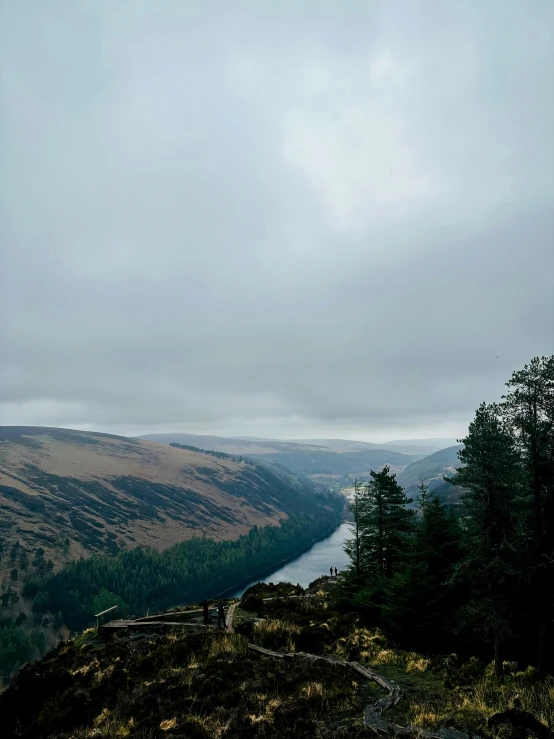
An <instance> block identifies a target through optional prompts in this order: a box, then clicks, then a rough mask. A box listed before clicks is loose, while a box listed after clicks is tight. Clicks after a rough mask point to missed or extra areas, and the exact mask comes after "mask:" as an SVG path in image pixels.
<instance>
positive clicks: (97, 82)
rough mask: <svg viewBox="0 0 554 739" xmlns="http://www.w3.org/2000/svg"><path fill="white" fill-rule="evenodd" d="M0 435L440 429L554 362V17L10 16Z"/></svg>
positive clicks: (11, 3) (295, 8) (479, 13)
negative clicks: (511, 381)
mask: <svg viewBox="0 0 554 739" xmlns="http://www.w3.org/2000/svg"><path fill="white" fill-rule="evenodd" d="M0 8H1V10H0V13H1V15H0V75H1V77H0V79H1V83H0V84H1V97H0V105H1V115H0V245H1V250H2V251H1V257H0V260H1V261H0V282H1V285H0V288H1V289H0V309H1V319H0V321H1V324H0V332H1V334H0V338H1V344H0V393H1V394H0V422H1V423H4V424H18V425H20V424H21V425H27V424H34V425H51V426H68V427H73V428H88V429H95V430H105V431H112V432H115V433H129V434H134V433H137V434H138V433H146V432H150V431H151V432H154V431H164V430H179V431H187V432H192V433H221V434H250V435H260V436H277V437H283V438H287V437H295V438H299V437H303V436H308V437H313V436H320V437H329V436H335V437H339V436H342V437H349V438H358V439H365V440H369V441H371V440H375V441H384V440H386V439H387V438H391V437H404V438H407V437H424V436H454V437H456V436H459V435H461V434H463V433H465V431H466V428H467V423H468V421H469V420H470V418H471V417H472V416H473V413H474V410H475V408H476V407H477V406H478V404H479V403H480V402H481V401H483V400H487V401H489V400H490V401H492V400H496V399H498V398H499V396H500V395H501V393H502V392H503V390H504V387H503V383H504V382H505V381H506V380H507V379H508V378H509V376H510V374H511V372H512V371H513V370H515V369H518V368H520V367H521V366H523V364H525V363H526V362H527V361H529V360H530V359H531V358H532V357H533V356H535V355H545V354H552V353H554V289H553V284H554V228H553V226H554V223H553V221H554V217H553V212H554V210H553V205H554V203H553V200H554V138H553V131H554V52H553V38H554V3H553V2H552V0H527V1H526V2H521V0H517V1H515V0H487V2H483V0H476V1H473V0H454V1H453V2H444V0H436V1H434V0H421V1H418V0H404V1H399V0H383V1H382V2H378V1H375V2H371V1H370V0H365V2H357V1H355V0H342V2H339V1H338V0H332V1H331V0H313V1H312V0H279V2H277V0H251V1H250V2H247V1H246V0H243V1H241V0H235V1H234V2H231V1H230V0H221V2H210V1H209V0H156V1H154V0H148V1H147V2H146V1H143V0H133V2H113V0H65V1H62V0H58V1H51V2H43V1H42V0H34V1H31V0H0Z"/></svg>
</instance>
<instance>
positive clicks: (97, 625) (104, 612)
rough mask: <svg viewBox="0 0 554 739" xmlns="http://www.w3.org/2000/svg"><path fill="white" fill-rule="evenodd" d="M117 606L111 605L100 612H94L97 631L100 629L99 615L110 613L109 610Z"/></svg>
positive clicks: (113, 609)
mask: <svg viewBox="0 0 554 739" xmlns="http://www.w3.org/2000/svg"><path fill="white" fill-rule="evenodd" d="M117 607H118V606H112V607H111V608H106V610H105V611H100V613H95V614H94V618H95V619H96V630H97V631H98V630H99V629H100V616H103V615H104V614H106V613H110V612H111V611H115V609H116V608H117Z"/></svg>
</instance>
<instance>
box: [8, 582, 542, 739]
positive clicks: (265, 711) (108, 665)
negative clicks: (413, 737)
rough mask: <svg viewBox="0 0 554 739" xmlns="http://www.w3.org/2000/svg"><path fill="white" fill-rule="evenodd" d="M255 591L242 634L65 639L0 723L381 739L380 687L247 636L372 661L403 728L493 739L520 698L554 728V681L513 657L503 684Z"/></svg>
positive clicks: (26, 738)
mask: <svg viewBox="0 0 554 739" xmlns="http://www.w3.org/2000/svg"><path fill="white" fill-rule="evenodd" d="M289 587H290V586H289ZM256 588H258V589H257V590H256V591H255V593H254V595H253V596H252V598H254V596H255V599H254V600H251V603H250V610H245V609H237V610H236V612H235V614H236V620H235V628H236V632H237V633H234V634H231V633H228V632H224V631H216V630H213V631H212V630H209V631H205V630H201V631H199V632H197V631H193V632H190V631H188V630H187V631H185V630H183V629H182V628H178V627H175V628H174V629H173V630H172V631H171V632H169V633H166V634H160V633H151V632H148V633H147V634H146V635H142V636H138V635H136V634H135V635H133V636H132V639H126V638H125V637H123V636H122V637H118V636H116V637H115V638H114V641H113V642H112V643H108V644H106V645H103V644H101V643H100V642H99V641H98V637H97V635H96V632H95V630H94V629H90V630H88V631H86V632H84V633H83V634H81V635H80V636H79V637H77V638H76V639H75V640H73V641H68V642H66V643H64V644H62V645H60V646H59V647H58V649H57V650H55V651H54V652H53V653H51V654H50V655H48V656H47V657H46V658H45V659H44V660H42V661H41V662H39V663H36V664H34V665H29V666H27V667H26V668H24V669H23V670H22V672H21V673H20V675H19V676H18V678H17V679H16V680H15V681H14V683H13V685H12V687H10V689H9V690H8V691H7V693H4V694H3V695H0V714H1V715H2V721H3V730H6V731H7V735H9V736H13V737H14V739H17V738H18V739H42V738H43V737H44V739H104V738H106V739H116V738H120V737H130V739H135V738H136V739H160V737H188V738H189V739H208V738H210V739H212V738H214V739H230V738H231V737H242V738H243V739H249V738H250V737H252V738H257V737H275V738H276V739H278V738H279V737H291V736H295V737H299V738H300V739H302V738H303V737H306V738H307V737H321V739H324V738H326V737H342V736H344V737H346V736H348V737H367V736H373V735H372V733H371V730H370V729H368V728H364V727H363V726H362V725H361V719H362V714H363V709H364V707H365V706H366V705H367V704H368V703H373V702H375V701H376V700H378V699H379V698H381V697H382V696H383V694H384V692H383V690H382V689H381V688H379V687H378V686H377V685H376V684H375V683H374V682H372V681H368V680H365V679H364V678H362V677H361V676H359V675H357V674H356V673H354V672H353V671H351V670H349V669H345V668H344V667H342V666H340V665H333V664H330V663H328V662H326V661H310V660H307V659H295V660H279V659H275V658H271V657H265V656H262V655H260V654H257V653H254V652H252V650H250V649H249V648H248V643H249V642H255V643H256V644H259V645H260V646H264V647H266V648H268V649H271V650H275V651H281V652H294V651H296V652H299V651H306V652H312V653H316V654H322V655H330V656H334V657H337V658H340V659H346V660H348V661H352V660H356V661H359V662H361V663H362V664H366V665H368V666H370V667H371V668H372V669H373V670H374V671H376V672H377V673H379V674H381V675H382V676H383V677H385V678H387V679H389V680H391V681H394V682H396V683H397V684H398V685H399V686H400V688H401V689H402V690H403V698H402V700H401V701H400V702H399V703H398V704H397V705H396V706H395V707H393V708H391V709H390V710H388V711H387V713H386V714H385V717H386V718H388V719H389V720H391V721H393V722H395V723H397V724H400V725H401V726H408V725H410V726H414V727H419V728H421V729H438V728H441V727H443V726H448V727H455V728H458V729H460V730H464V731H469V732H474V733H479V734H481V735H482V736H489V734H488V732H487V720H488V718H490V716H492V715H493V714H494V713H496V712H499V711H504V710H506V709H507V708H509V707H511V706H512V705H513V701H514V699H515V698H516V697H517V698H519V700H520V701H521V704H522V708H523V709H524V710H526V711H529V712H530V713H532V714H533V715H534V716H535V717H536V718H538V719H539V720H540V721H542V722H543V723H544V724H545V725H546V726H548V727H549V728H550V729H551V730H552V729H553V728H554V678H553V677H550V678H542V679H539V678H538V676H537V674H536V672H535V671H534V670H533V669H532V668H528V669H526V670H523V671H521V670H518V668H517V665H515V664H513V663H505V672H506V681H505V684H503V685H499V684H498V683H497V682H496V680H495V678H494V673H493V666H492V665H486V664H484V663H482V662H480V661H479V660H478V659H476V658H471V659H470V660H467V661H466V662H464V663H461V662H460V661H459V660H458V658H457V657H456V655H446V656H442V657H432V658H431V657H428V656H424V655H422V654H419V653H418V652H414V651H407V650H402V649H398V648H396V647H391V645H390V644H389V643H388V642H387V639H386V638H385V636H384V634H383V633H382V632H380V631H379V630H378V629H368V628H365V627H363V626H362V625H361V624H360V623H359V622H358V620H357V617H356V616H355V615H354V614H341V613H338V612H337V611H335V610H334V609H333V606H332V604H331V602H330V600H329V599H325V598H312V599H305V600H301V599H287V598H281V597H279V596H281V595H285V593H284V592H282V591H279V590H277V591H275V589H273V591H272V592H271V593H270V595H266V593H265V592H264V590H263V588H260V587H259V586H256ZM262 597H272V598H274V599H273V600H271V601H263V600H262ZM256 599H257V600H256ZM256 603H257V607H258V610H256V609H255V608H254V607H253V605H255V604H256ZM243 605H244V604H243ZM183 616H184V614H183ZM258 619H263V620H258ZM18 722H19V723H18Z"/></svg>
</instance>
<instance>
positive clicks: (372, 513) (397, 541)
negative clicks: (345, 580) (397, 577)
mask: <svg viewBox="0 0 554 739" xmlns="http://www.w3.org/2000/svg"><path fill="white" fill-rule="evenodd" d="M370 477H371V480H370V481H369V482H368V483H367V485H365V489H364V492H365V503H366V509H365V511H364V518H363V521H362V534H361V539H362V564H363V569H364V570H365V571H366V572H367V573H368V574H372V575H374V576H377V577H379V576H383V575H384V576H385V577H386V578H388V579H390V578H391V577H392V576H393V574H394V572H395V571H397V569H398V567H399V565H400V563H401V562H402V561H404V560H405V559H406V553H407V539H408V535H409V534H410V533H411V531H412V530H413V511H411V510H408V509H407V508H406V504H407V503H411V502H412V501H411V499H408V498H407V497H406V495H405V494H404V490H403V488H401V487H400V485H399V484H398V483H397V481H396V475H395V474H394V473H391V472H390V468H389V467H388V466H386V467H384V468H383V469H382V470H381V471H380V472H374V471H373V470H371V472H370Z"/></svg>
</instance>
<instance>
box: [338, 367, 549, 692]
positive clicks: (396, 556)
mask: <svg viewBox="0 0 554 739" xmlns="http://www.w3.org/2000/svg"><path fill="white" fill-rule="evenodd" d="M506 385H507V387H508V392H507V393H506V395H504V396H502V402H500V403H495V404H485V403H483V404H482V405H481V406H480V407H479V409H478V410H477V412H476V414H475V418H474V420H473V422H472V423H471V424H470V426H469V431H468V435H467V436H466V438H464V439H462V440H461V441H462V442H463V444H464V448H463V449H462V450H460V451H459V453H458V456H459V459H460V462H461V463H462V464H461V465H460V467H459V468H458V469H457V474H456V475H455V477H454V478H453V479H450V480H448V481H449V482H453V483H455V484H456V485H460V486H462V487H463V488H465V490H466V491H467V492H466V494H465V495H464V496H463V498H462V503H461V506H460V507H459V510H458V511H455V510H453V509H449V508H447V507H446V506H444V505H443V504H441V502H440V501H439V500H438V499H437V498H435V497H434V496H433V495H430V494H429V491H428V489H427V488H426V486H425V485H424V484H423V483H422V484H421V485H420V488H419V495H418V497H417V501H416V502H417V508H416V510H410V509H408V508H406V504H407V503H408V502H411V501H408V499H407V497H406V495H405V493H404V491H403V489H402V488H401V487H400V486H399V485H398V483H397V481H396V478H395V475H394V474H391V473H390V470H389V469H388V468H385V469H383V470H382V471H381V472H378V473H376V472H371V474H370V480H369V482H368V483H367V484H365V485H362V484H360V483H358V482H356V484H355V494H354V500H353V505H352V511H353V516H354V523H353V524H352V529H353V536H352V539H351V540H350V541H348V543H347V545H346V551H347V553H348V554H349V556H350V559H351V566H350V569H349V571H348V572H347V575H346V577H345V578H344V584H343V586H342V588H341V590H340V594H339V600H340V601H341V602H342V604H343V606H344V607H346V608H352V607H354V608H356V609H357V610H359V612H360V613H361V614H362V616H363V617H364V618H365V619H367V620H368V621H370V622H371V623H372V624H374V625H379V626H381V627H382V628H383V629H384V630H385V631H387V632H388V634H389V635H391V636H392V637H393V638H396V639H397V640H398V641H400V642H402V643H403V644H407V645H409V646H412V647H417V648H419V649H424V650H426V651H431V652H432V651H436V652H440V651H445V650H449V651H464V650H465V651H466V652H467V653H468V654H470V653H472V652H477V653H479V652H481V653H482V654H483V655H489V656H490V657H493V658H494V661H495V671H496V676H497V678H498V679H499V680H502V679H503V661H504V660H507V659H511V660H517V661H518V662H519V663H520V664H522V665H525V666H526V665H527V664H532V665H534V666H535V667H536V668H537V669H538V670H539V671H540V672H545V671H552V670H553V669H554V357H542V358H535V359H533V360H532V361H531V363H530V364H529V365H526V366H525V367H524V368H523V369H522V370H520V371H518V372H515V373H514V374H513V375H512V378H511V379H510V380H509V382H507V383H506ZM462 465H463V466H462Z"/></svg>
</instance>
